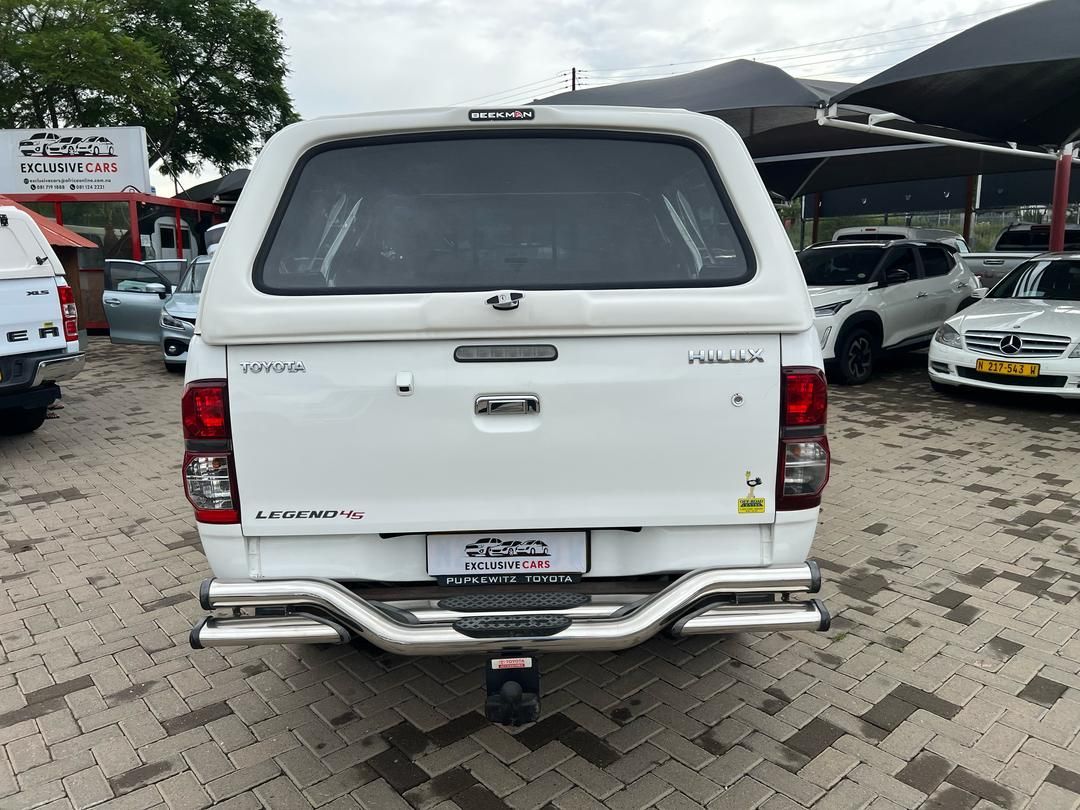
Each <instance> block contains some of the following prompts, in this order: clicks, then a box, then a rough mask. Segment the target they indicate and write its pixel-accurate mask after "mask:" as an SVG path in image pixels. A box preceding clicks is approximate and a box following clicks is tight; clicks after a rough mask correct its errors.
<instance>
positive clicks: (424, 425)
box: [228, 334, 781, 536]
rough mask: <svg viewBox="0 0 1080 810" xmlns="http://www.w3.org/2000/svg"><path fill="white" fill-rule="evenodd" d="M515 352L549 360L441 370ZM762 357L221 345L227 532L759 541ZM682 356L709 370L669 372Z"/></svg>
mask: <svg viewBox="0 0 1080 810" xmlns="http://www.w3.org/2000/svg"><path fill="white" fill-rule="evenodd" d="M522 344H525V345H529V346H533V347H535V346H538V345H544V346H554V347H555V349H556V351H557V358H556V359H553V360H547V361H544V360H532V361H518V362H510V361H502V362H461V360H460V359H455V350H457V349H458V348H459V347H462V346H476V347H480V348H479V349H478V350H476V351H475V352H473V353H472V355H470V356H487V354H489V353H490V351H491V350H492V348H496V349H506V348H507V347H508V346H510V345H515V346H517V345H522ZM779 344H780V342H779V338H778V337H777V336H776V335H762V334H756V335H723V336H717V335H712V336H624V337H574V338H559V339H552V338H543V339H538V340H513V341H483V342H480V341H475V340H473V341H467V340H460V341H453V340H420V341H405V340H403V341H385V342H383V341H368V342H341V343H304V344H291V345H290V344H279V345H273V346H231V347H229V349H228V379H229V401H230V409H231V410H232V412H233V413H234V414H237V415H240V414H242V415H243V417H242V418H239V417H238V418H234V420H233V426H232V430H233V442H234V447H235V451H236V452H235V459H236V465H237V480H238V487H239V499H240V503H241V515H242V523H243V530H244V533H245V534H246V535H254V536H258V535H316V534H347V533H356V532H367V533H388V534H389V533H417V532H439V531H472V530H488V529H492V530H493V529H502V530H509V529H538V528H550V529H558V528H599V527H605V528H634V527H647V526H693V525H697V526H701V525H715V524H732V523H739V524H756V523H771V522H772V521H773V519H774V514H775V513H774V502H773V493H774V492H775V475H776V466H777V452H776V448H777V434H778V424H779V407H780V402H779V390H780V385H779V380H780V368H781V362H780V360H781V358H780V345H779ZM691 352H694V353H697V352H701V353H702V358H703V359H707V360H709V361H710V362H697V361H695V362H688V360H689V359H690V353H691ZM732 358H734V361H732ZM406 385H409V386H411V390H399V389H400V388H402V387H404V386H406ZM484 398H492V399H499V398H505V399H508V400H509V401H510V405H509V406H507V407H506V410H509V411H510V412H509V413H506V412H503V413H490V412H487V413H484V412H478V410H481V411H482V410H484V409H485V408H486V407H487V406H486V405H485V404H484V403H483V402H481V403H480V406H479V408H478V399H480V400H483V399H484ZM534 401H535V403H536V406H535V408H534V406H533V404H532V403H533V402H534ZM487 409H488V410H491V409H490V408H487ZM495 409H496V410H499V406H496V408H495ZM759 479H760V480H759ZM748 498H751V500H748ZM762 498H763V502H762V501H761V500H753V499H762Z"/></svg>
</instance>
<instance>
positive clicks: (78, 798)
mask: <svg viewBox="0 0 1080 810" xmlns="http://www.w3.org/2000/svg"><path fill="white" fill-rule="evenodd" d="M62 782H63V785H64V791H65V793H66V794H67V797H68V799H69V800H70V801H71V804H72V806H73V807H75V808H77V810H82V808H86V807H93V806H95V805H98V804H101V803H102V802H105V801H107V800H109V799H111V798H112V797H113V791H112V788H111V787H110V786H109V783H108V782H107V781H105V776H104V775H103V774H102V772H101V769H100V768H98V767H97V766H96V765H95V766H94V767H92V768H87V769H86V770H84V771H79V772H78V773H73V774H72V775H71V776H65V777H64V778H63V780H62Z"/></svg>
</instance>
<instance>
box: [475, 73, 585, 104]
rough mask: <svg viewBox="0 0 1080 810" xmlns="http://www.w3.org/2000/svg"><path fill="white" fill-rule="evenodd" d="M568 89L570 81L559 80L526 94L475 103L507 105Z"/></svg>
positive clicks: (493, 98)
mask: <svg viewBox="0 0 1080 810" xmlns="http://www.w3.org/2000/svg"><path fill="white" fill-rule="evenodd" d="M569 89H570V81H569V79H561V80H558V81H556V82H555V83H554V84H549V85H544V86H542V87H535V88H533V89H532V90H529V91H527V92H526V91H519V92H515V93H507V94H503V95H499V96H495V97H491V98H485V99H484V100H483V101H480V102H477V103H480V104H507V103H509V102H511V101H517V100H520V99H522V98H525V97H527V98H528V100H529V101H531V100H533V99H534V98H536V97H538V96H539V95H541V94H551V93H554V92H555V91H557V90H569Z"/></svg>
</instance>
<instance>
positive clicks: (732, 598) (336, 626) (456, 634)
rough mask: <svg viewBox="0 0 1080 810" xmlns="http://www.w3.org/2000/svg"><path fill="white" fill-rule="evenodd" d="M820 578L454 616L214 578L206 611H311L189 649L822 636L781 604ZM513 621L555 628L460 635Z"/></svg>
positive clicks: (214, 635)
mask: <svg viewBox="0 0 1080 810" xmlns="http://www.w3.org/2000/svg"><path fill="white" fill-rule="evenodd" d="M820 585H821V575H820V572H819V570H818V567H817V565H816V564H815V563H814V562H812V561H811V562H806V563H803V564H801V565H792V566H775V567H769V568H713V569H702V570H698V571H692V572H690V573H688V574H685V575H684V576H682V577H680V578H679V579H678V580H676V581H675V582H673V583H671V584H670V585H669V586H667V587H666V588H664V589H663V590H661V591H658V592H656V593H652V594H648V595H645V596H641V597H638V598H636V599H635V598H630V597H627V596H626V595H619V596H612V597H610V598H608V597H594V598H593V599H594V601H593V602H591V603H590V604H587V605H580V606H577V607H571V608H567V609H562V610H530V611H529V612H528V614H527V616H526V615H522V614H523V611H517V612H514V611H512V610H505V611H488V612H461V611H454V610H445V609H442V608H440V607H439V606H438V605H431V604H429V603H425V602H423V601H420V602H417V601H416V600H413V601H412V602H400V603H393V602H375V601H371V600H367V599H364V598H363V597H361V596H358V595H357V594H355V593H353V592H352V591H350V590H349V589H348V588H346V587H345V586H344V585H341V584H339V583H337V582H333V581H330V580H324V579H292V580H261V581H256V580H222V579H210V580H207V581H205V582H204V583H203V584H202V587H201V588H200V591H199V599H200V602H201V604H202V606H203V607H204V608H205V609H206V610H215V609H219V608H282V607H285V608H287V609H289V610H291V609H293V608H296V609H297V610H303V609H304V608H309V609H313V610H314V611H316V612H315V613H314V614H303V613H288V614H283V615H280V616H255V617H249V616H232V617H227V618H217V617H207V618H205V619H203V620H202V621H200V622H199V623H198V624H197V625H196V626H195V627H194V628H193V629H192V631H191V645H192V646H193V647H195V648H196V649H198V648H202V647H218V646H230V645H240V644H279V643H283V644H303V643H330V644H334V643H344V642H347V641H349V640H350V637H351V636H352V635H355V636H357V637H360V638H363V639H365V640H367V641H369V642H371V643H372V644H374V645H375V646H377V647H380V648H382V649H384V650H387V651H388V652H392V653H397V654H399V655H454V654H461V653H498V652H505V651H529V652H542V651H550V652H568V651H589V650H596V651H599V650H621V649H625V648H627V647H633V646H635V645H637V644H640V643H642V642H643V641H645V640H647V639H649V638H651V637H652V636H654V635H656V634H657V633H658V632H660V631H662V630H666V631H668V632H670V633H672V634H673V635H676V636H687V635H699V634H709V633H732V632H740V631H771V630H825V629H827V628H828V626H829V621H830V617H829V613H828V611H827V610H826V609H825V606H824V605H823V604H822V603H821V602H820V601H818V600H817V599H811V600H808V601H805V602H797V601H787V597H788V596H789V595H790V594H794V593H816V592H817V591H818V590H819V588H820ZM778 594H779V595H781V597H783V599H784V601H779V602H778V601H768V602H761V603H757V602H750V603H747V602H745V601H741V600H738V598H739V597H746V596H750V595H753V596H759V597H765V596H771V597H773V598H775V596H776V595H778ZM515 617H520V618H521V619H522V620H523V624H524V620H525V619H527V618H529V617H533V618H536V617H541V618H547V619H554V620H555V621H556V622H561V623H562V624H565V626H560V627H559V629H548V630H546V631H545V632H544V634H540V635H537V634H528V633H527V632H525V631H523V630H522V631H517V630H514V631H513V632H509V633H507V634H505V635H495V636H490V635H488V636H486V637H477V636H476V635H475V634H466V633H465V632H462V629H460V628H462V627H463V626H464V625H463V621H464V620H466V619H469V620H477V619H479V620H480V621H481V622H484V621H489V622H496V621H499V620H503V621H505V622H507V623H508V624H509V625H512V624H513V622H514V619H515Z"/></svg>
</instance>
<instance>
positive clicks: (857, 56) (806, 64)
mask: <svg viewBox="0 0 1080 810" xmlns="http://www.w3.org/2000/svg"><path fill="white" fill-rule="evenodd" d="M943 33H949V32H943ZM924 38H925V37H916V39H924ZM898 41H899V42H904V41H906V40H898ZM882 44H892V43H882ZM910 50H913V47H912V46H911V45H907V46H905V47H901V48H880V49H878V50H872V51H867V52H865V53H861V54H851V53H850V52H847V51H825V52H823V53H822V54H821V55H822V56H824V55H826V54H829V53H848V56H841V57H835V58H833V59H824V60H822V59H814V60H811V61H809V62H797V63H794V64H788V65H782V66H780V67H783V68H784V69H785V70H788V69H792V68H804V67H814V66H816V65H829V64H833V63H834V62H847V61H850V60H852V59H867V58H870V57H874V56H880V55H882V54H886V53H898V52H900V51H910ZM582 72H583V73H585V71H582ZM680 75H683V73H682V72H681V71H672V72H670V73H660V74H647V75H644V76H597V77H592V75H591V74H589V73H586V78H587V79H589V78H595V79H596V80H598V81H608V80H612V79H614V80H619V79H631V80H638V79H652V78H663V77H666V76H680ZM593 86H595V85H593Z"/></svg>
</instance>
